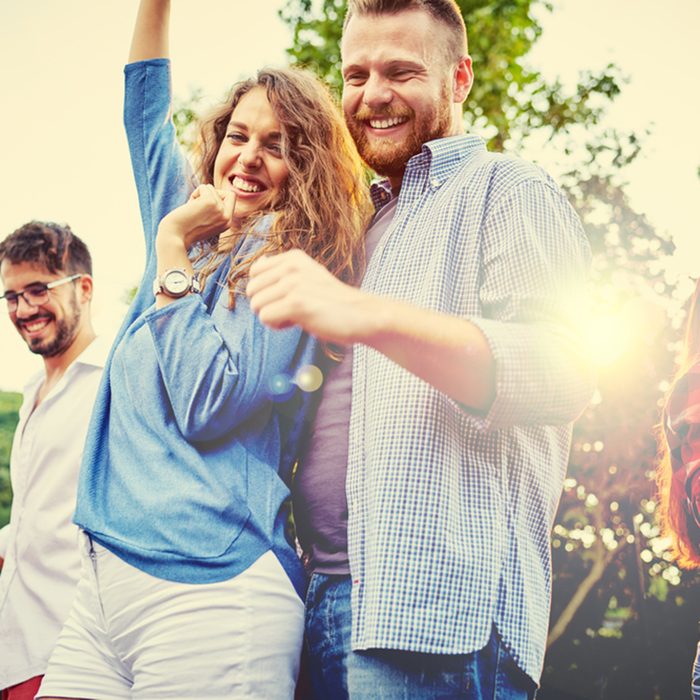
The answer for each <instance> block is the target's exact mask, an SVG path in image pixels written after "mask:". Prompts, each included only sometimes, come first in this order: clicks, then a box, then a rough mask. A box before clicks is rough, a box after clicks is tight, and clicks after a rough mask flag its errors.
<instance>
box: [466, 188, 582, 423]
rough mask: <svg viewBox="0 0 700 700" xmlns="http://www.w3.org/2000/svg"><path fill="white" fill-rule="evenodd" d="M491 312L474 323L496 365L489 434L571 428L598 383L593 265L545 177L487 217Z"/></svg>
mask: <svg viewBox="0 0 700 700" xmlns="http://www.w3.org/2000/svg"><path fill="white" fill-rule="evenodd" d="M482 251H483V278H482V283H481V287H480V305H481V308H482V311H483V314H482V316H480V317H473V318H470V319H469V320H470V321H471V322H472V323H474V324H475V325H476V326H477V327H478V328H479V329H480V330H481V331H482V333H483V334H484V336H485V337H486V339H487V341H488V344H489V346H490V349H491V352H492V354H493V357H494V361H495V398H494V401H493V403H492V405H491V406H490V408H489V411H488V413H487V414H486V415H485V416H478V415H474V416H473V420H474V422H475V423H476V425H477V427H479V428H480V429H482V430H493V429H499V428H504V427H509V426H512V425H562V424H565V423H569V422H570V421H572V420H574V419H575V418H577V417H578V415H579V414H580V413H581V411H582V410H583V409H584V408H585V406H586V405H587V403H588V401H589V400H590V397H591V394H592V392H593V388H594V384H595V379H594V372H593V370H592V366H591V363H590V358H589V357H588V353H587V351H586V343H585V342H584V323H585V319H584V318H583V317H582V316H583V314H582V310H583V309H584V308H585V302H586V299H585V291H586V284H587V279H588V270H589V265H590V260H591V253H590V246H589V244H588V241H587V239H586V237H585V234H584V232H583V230H582V227H581V224H580V221H579V220H578V217H577V215H576V213H575V212H574V211H573V209H572V207H571V205H570V204H569V203H568V201H566V198H565V197H564V195H563V193H561V192H560V191H559V190H558V189H556V188H555V187H554V186H552V185H551V184H549V183H548V182H545V181H539V180H531V181H526V182H524V183H521V184H519V185H518V186H517V187H515V188H513V189H512V190H511V191H510V192H509V193H507V194H506V195H504V196H503V197H501V198H500V199H499V200H498V201H497V202H496V203H495V204H494V205H493V206H492V207H491V209H490V210H489V211H488V212H487V213H486V217H485V221H484V235H483V248H482Z"/></svg>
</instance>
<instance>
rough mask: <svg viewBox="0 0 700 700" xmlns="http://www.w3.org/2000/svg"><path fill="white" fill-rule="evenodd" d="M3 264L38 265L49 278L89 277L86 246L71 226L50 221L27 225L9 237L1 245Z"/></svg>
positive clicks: (0, 251)
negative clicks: (63, 275)
mask: <svg viewBox="0 0 700 700" xmlns="http://www.w3.org/2000/svg"><path fill="white" fill-rule="evenodd" d="M3 260H7V261H8V262H10V263H12V264H13V265H17V264H19V263H32V264H35V265H41V266H42V267H45V268H46V269H47V270H48V271H49V272H50V273H51V274H54V273H56V272H67V273H69V274H73V273H76V272H82V273H87V274H88V275H91V274H92V258H91V257H90V251H89V250H88V248H87V246H86V245H85V243H83V241H81V240H80V238H78V236H76V235H75V234H74V233H73V231H71V229H70V226H68V225H64V226H60V225H59V224H54V223H53V222H51V221H30V222H29V223H28V224H24V226H20V227H19V228H18V229H17V230H16V231H14V232H13V233H11V234H10V235H9V236H8V237H7V238H6V239H5V240H4V241H2V243H0V262H2V261H3Z"/></svg>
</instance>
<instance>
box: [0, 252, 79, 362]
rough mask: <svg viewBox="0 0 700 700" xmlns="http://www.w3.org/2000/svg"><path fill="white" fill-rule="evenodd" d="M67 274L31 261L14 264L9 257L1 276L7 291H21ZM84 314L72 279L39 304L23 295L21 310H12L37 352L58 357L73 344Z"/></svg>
mask: <svg viewBox="0 0 700 700" xmlns="http://www.w3.org/2000/svg"><path fill="white" fill-rule="evenodd" d="M66 274H67V273H66V272H59V273H55V274H53V273H50V272H48V270H46V268H44V267H42V266H41V265H37V264H34V263H29V262H22V263H16V264H13V263H11V262H9V261H8V260H7V259H5V260H3V261H2V264H0V277H2V282H3V286H4V288H5V291H6V292H7V291H13V292H21V291H23V290H24V289H26V288H27V287H29V286H30V285H32V284H48V283H49V282H53V281H55V280H58V279H61V278H62V277H65V276H66ZM81 315H82V309H81V307H80V304H79V302H78V298H77V292H76V287H75V284H74V283H72V282H69V283H68V284H63V285H61V286H59V287H56V289H52V290H50V291H49V292H48V298H47V300H46V302H44V303H43V304H40V305H39V306H31V305H30V304H28V303H27V302H26V301H25V300H24V298H23V297H19V298H18V299H17V309H15V310H14V311H11V312H10V320H11V321H12V323H13V324H14V326H15V328H16V329H17V332H18V333H19V334H20V335H21V336H22V338H24V341H25V342H26V343H27V345H28V346H29V349H30V350H31V351H32V352H33V353H35V354H37V355H42V356H43V357H55V356H56V355H60V354H62V353H63V352H65V351H66V350H67V349H68V348H69V347H70V346H71V345H72V343H73V341H74V340H75V337H76V334H77V332H78V329H79V327H80V320H81Z"/></svg>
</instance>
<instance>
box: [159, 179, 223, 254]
mask: <svg viewBox="0 0 700 700" xmlns="http://www.w3.org/2000/svg"><path fill="white" fill-rule="evenodd" d="M235 204H236V196H235V194H234V193H233V192H230V191H219V190H216V189H214V187H213V185H200V186H199V187H198V188H197V189H196V190H195V191H194V192H193V193H192V195H191V196H190V198H189V200H188V201H187V203H185V204H183V205H182V206H180V207H178V208H177V209H173V211H171V212H170V213H169V214H168V215H167V216H165V217H164V218H163V220H162V221H161V222H160V225H159V226H158V236H157V238H156V246H157V247H158V248H162V246H163V245H164V244H165V245H168V247H170V246H172V245H173V244H175V245H177V244H180V245H182V246H183V247H184V249H185V250H187V249H189V248H191V247H192V246H193V245H194V244H195V243H197V242H198V241H203V240H206V239H207V238H211V237H212V236H215V235H216V234H219V233H222V232H223V231H226V230H228V229H229V228H230V227H231V225H232V223H233V210H234V207H235Z"/></svg>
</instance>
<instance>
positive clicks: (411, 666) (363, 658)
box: [306, 574, 535, 700]
mask: <svg viewBox="0 0 700 700" xmlns="http://www.w3.org/2000/svg"><path fill="white" fill-rule="evenodd" d="M350 591H351V582H350V577H349V576H328V575H325V574H314V575H313V576H312V578H311V584H310V586H309V592H308V594H307V598H306V644H307V651H308V654H309V675H310V679H311V685H312V687H313V690H314V698H315V700H345V699H346V698H352V700H423V699H425V700H438V699H440V700H451V699H452V698H455V699H456V698H459V699H460V700H532V698H534V697H535V684H534V682H533V681H532V680H531V679H530V678H529V677H528V676H527V675H526V674H525V673H524V672H523V671H521V670H520V669H519V668H518V667H517V666H516V665H515V663H514V661H513V660H512V659H511V657H510V656H509V654H508V652H507V651H506V650H505V648H504V647H503V644H502V643H501V639H500V636H499V635H498V633H497V632H496V629H495V627H494V628H493V630H492V633H491V638H490V639H489V641H488V643H487V644H486V646H485V647H484V648H483V649H480V650H479V651H476V652H473V653H471V654H422V653H417V652H410V651H395V650H390V649H372V650H369V651H357V652H353V651H352V648H351V639H350V636H351V629H352V621H351V613H350Z"/></svg>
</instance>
